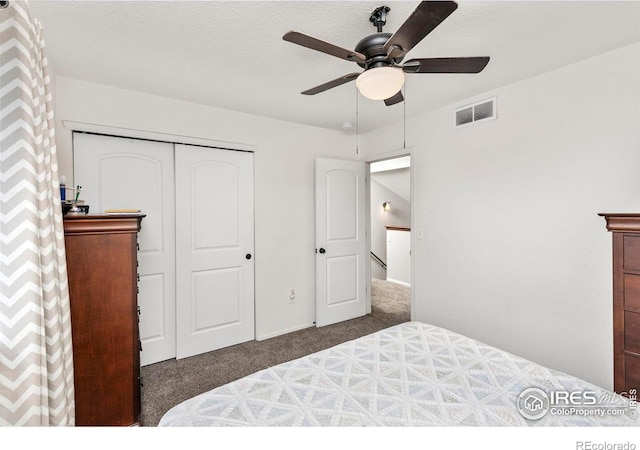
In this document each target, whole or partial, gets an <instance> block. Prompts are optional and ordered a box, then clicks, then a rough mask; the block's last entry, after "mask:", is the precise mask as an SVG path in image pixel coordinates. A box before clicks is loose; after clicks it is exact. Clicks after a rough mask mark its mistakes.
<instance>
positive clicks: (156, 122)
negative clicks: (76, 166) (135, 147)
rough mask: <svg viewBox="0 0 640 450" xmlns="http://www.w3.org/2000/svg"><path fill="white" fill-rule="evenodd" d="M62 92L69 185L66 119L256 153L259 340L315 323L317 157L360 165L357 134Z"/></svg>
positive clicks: (90, 89) (61, 133)
mask: <svg viewBox="0 0 640 450" xmlns="http://www.w3.org/2000/svg"><path fill="white" fill-rule="evenodd" d="M56 94H57V95H56V121H57V128H56V133H57V146H58V154H59V156H58V158H59V164H60V166H61V174H63V175H66V177H67V183H68V184H71V183H72V180H73V178H72V165H73V164H72V152H71V149H72V142H71V129H69V128H65V127H64V126H63V125H62V122H63V121H73V122H84V123H90V124H98V125H102V126H108V127H117V128H120V131H122V132H123V133H127V134H128V135H131V134H133V135H136V134H140V135H141V134H144V133H142V131H144V132H157V133H164V134H172V135H175V136H176V139H179V138H180V137H196V138H202V139H212V140H216V141H226V142H228V143H229V145H235V144H233V143H239V144H242V146H250V147H256V148H257V151H256V153H255V161H254V162H255V236H256V238H255V246H256V247H255V273H256V275H255V276H256V279H255V281H256V282H255V292H256V335H257V337H258V338H259V339H262V338H266V337H271V336H275V335H278V334H282V333H284V332H287V331H292V330H295V329H299V328H305V327H308V326H312V325H313V321H314V320H315V253H314V248H315V247H314V241H315V239H314V158H315V157H316V156H323V157H333V158H342V159H354V158H355V147H354V139H353V136H348V135H345V134H344V133H343V132H342V131H335V132H333V131H329V130H324V129H320V128H314V127H309V126H303V125H298V124H293V123H288V122H282V121H277V120H271V119H266V118H261V117H258V116H252V115H248V114H242V113H237V112H234V111H228V110H223V109H218V108H211V107H207V106H204V105H199V104H194V103H187V102H182V101H177V100H173V99H169V98H164V97H158V96H153V95H147V94H143V93H139V92H133V91H126V90H122V89H116V88H112V87H108V86H103V85H98V84H94V83H88V82H84V81H79V80H74V79H70V78H65V77H58V78H57V86H56ZM136 130H142V131H136ZM118 131H119V130H115V131H114V132H115V133H117V132H118ZM291 289H295V291H296V301H295V303H292V304H290V303H289V294H290V291H291Z"/></svg>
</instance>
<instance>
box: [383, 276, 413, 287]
mask: <svg viewBox="0 0 640 450" xmlns="http://www.w3.org/2000/svg"><path fill="white" fill-rule="evenodd" d="M387 281H389V282H390V283H395V284H400V285H402V286H406V287H411V283H407V282H405V281H400V280H394V279H393V278H387Z"/></svg>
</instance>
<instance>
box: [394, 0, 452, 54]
mask: <svg viewBox="0 0 640 450" xmlns="http://www.w3.org/2000/svg"><path fill="white" fill-rule="evenodd" d="M457 7H458V4H457V3H456V2H432V1H423V2H420V4H419V5H418V7H417V8H416V9H415V11H413V13H411V15H410V16H409V17H408V18H407V20H405V21H404V23H403V24H402V25H401V26H400V28H399V29H398V30H397V31H396V32H395V33H394V34H393V35H392V36H391V37H390V38H389V40H388V41H387V42H386V44H384V51H385V53H386V54H387V56H388V57H391V58H397V57H400V56H404V55H405V54H406V53H407V52H408V51H409V50H411V49H412V48H413V47H415V46H416V44H417V43H418V42H420V41H421V40H422V39H424V37H425V36H426V35H427V34H429V33H431V32H432V31H433V30H434V28H435V27H437V26H438V25H440V23H441V22H442V21H443V20H444V19H446V18H447V17H449V15H450V14H451V13H452V12H454V11H455V10H456V8H457Z"/></svg>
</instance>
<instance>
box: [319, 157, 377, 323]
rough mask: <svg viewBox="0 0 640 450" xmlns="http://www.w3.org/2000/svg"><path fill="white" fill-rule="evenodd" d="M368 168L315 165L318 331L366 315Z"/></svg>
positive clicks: (333, 161)
mask: <svg viewBox="0 0 640 450" xmlns="http://www.w3.org/2000/svg"><path fill="white" fill-rule="evenodd" d="M365 174H366V166H365V163H363V162H358V161H344V160H336V159H327V158H318V159H316V178H315V182H316V325H317V326H319V327H320V326H325V325H330V324H332V323H336V322H342V321H344V320H349V319H353V318H355V317H360V316H363V315H365V314H366V307H367V304H366V298H367V295H366V285H367V283H366V281H367V280H366V277H367V276H366V265H365V264H366V261H367V242H366V222H365V201H366V200H365V186H366V181H365Z"/></svg>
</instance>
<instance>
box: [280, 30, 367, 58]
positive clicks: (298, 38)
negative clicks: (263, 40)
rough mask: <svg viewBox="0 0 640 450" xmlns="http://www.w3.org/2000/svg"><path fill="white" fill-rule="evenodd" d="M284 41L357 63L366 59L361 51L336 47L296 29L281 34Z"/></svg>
mask: <svg viewBox="0 0 640 450" xmlns="http://www.w3.org/2000/svg"><path fill="white" fill-rule="evenodd" d="M282 39H284V40H285V41H289V42H293V43H294V44H298V45H301V46H303V47H307V48H310V49H312V50H317V51H319V52H322V53H326V54H328V55H332V56H336V57H338V58H341V59H346V60H347V61H355V62H358V63H364V62H365V60H366V59H367V58H366V57H365V56H364V55H363V54H362V53H358V52H356V51H353V50H347V49H346V48H342V47H338V46H337V45H333V44H330V43H329V42H325V41H321V40H320V39H317V38H314V37H313V36H309V35H308V34H303V33H300V32H298V31H289V32H288V33H285V35H284V36H282Z"/></svg>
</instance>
